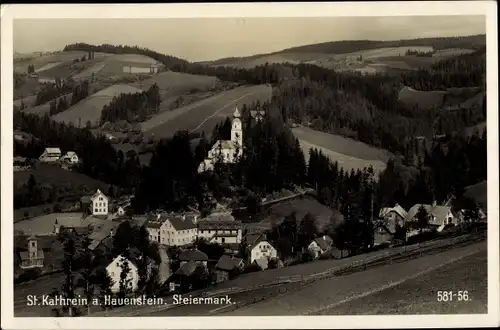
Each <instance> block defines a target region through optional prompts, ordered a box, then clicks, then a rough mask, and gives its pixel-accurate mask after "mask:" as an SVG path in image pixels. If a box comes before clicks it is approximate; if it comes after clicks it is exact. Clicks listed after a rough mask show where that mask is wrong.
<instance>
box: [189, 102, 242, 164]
mask: <svg viewBox="0 0 500 330" xmlns="http://www.w3.org/2000/svg"><path fill="white" fill-rule="evenodd" d="M241 155H243V128H242V124H241V114H240V112H239V110H238V107H236V109H235V110H234V113H233V121H232V124H231V140H218V141H217V142H215V144H214V145H213V147H212V148H211V149H210V151H209V152H208V157H207V158H205V160H204V161H203V162H201V163H200V165H199V166H198V173H201V172H205V171H212V170H213V169H214V164H215V163H216V162H217V161H220V162H222V163H225V164H233V163H235V162H236V160H237V159H238V158H239V157H241Z"/></svg>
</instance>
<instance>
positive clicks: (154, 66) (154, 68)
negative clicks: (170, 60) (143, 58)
mask: <svg viewBox="0 0 500 330" xmlns="http://www.w3.org/2000/svg"><path fill="white" fill-rule="evenodd" d="M162 69H163V65H162V64H159V63H155V64H151V66H150V73H152V74H155V73H159V72H160V71H161V70H162Z"/></svg>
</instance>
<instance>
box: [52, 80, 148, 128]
mask: <svg viewBox="0 0 500 330" xmlns="http://www.w3.org/2000/svg"><path fill="white" fill-rule="evenodd" d="M137 92H140V90H139V89H137V88H135V87H132V86H129V85H125V84H119V85H113V86H111V87H108V88H106V89H103V90H101V91H99V92H97V93H95V94H92V95H90V96H89V97H87V98H86V99H84V100H82V101H80V102H78V103H77V104H75V105H74V106H72V107H70V108H69V109H68V110H66V111H63V112H60V113H58V114H56V115H55V116H52V119H54V120H55V121H58V122H64V123H70V122H72V123H73V124H75V125H76V126H78V124H79V122H81V125H83V126H84V125H85V124H86V122H87V121H90V122H91V123H92V124H95V123H96V121H100V118H101V111H102V107H103V106H104V105H106V104H109V103H110V102H111V100H112V99H113V97H115V96H118V95H120V94H122V93H137Z"/></svg>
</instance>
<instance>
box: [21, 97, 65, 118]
mask: <svg viewBox="0 0 500 330" xmlns="http://www.w3.org/2000/svg"><path fill="white" fill-rule="evenodd" d="M71 95H72V94H71V93H70V94H66V95H62V96H60V97H58V98H57V102H59V99H60V98H63V97H65V96H66V100H68V102H69V101H71ZM22 112H24V113H29V114H35V115H39V116H44V115H45V114H49V112H50V102H47V103H44V104H40V105H37V106H36V107H27V108H24V109H23V110H22Z"/></svg>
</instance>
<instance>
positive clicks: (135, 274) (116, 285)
mask: <svg viewBox="0 0 500 330" xmlns="http://www.w3.org/2000/svg"><path fill="white" fill-rule="evenodd" d="M125 263H127V264H128V267H129V268H130V271H129V272H128V274H127V278H126V281H127V286H128V289H129V290H130V291H131V292H134V291H135V290H137V285H138V283H139V271H138V267H137V264H136V263H135V262H134V261H133V260H131V259H129V258H126V257H125V256H123V255H119V256H117V257H116V258H114V259H113V261H111V262H110V263H109V264H108V266H107V267H106V272H107V273H108V275H109V277H111V280H112V282H113V285H112V286H111V291H112V292H114V293H116V292H119V291H120V275H121V272H122V269H123V267H124V265H125Z"/></svg>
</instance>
